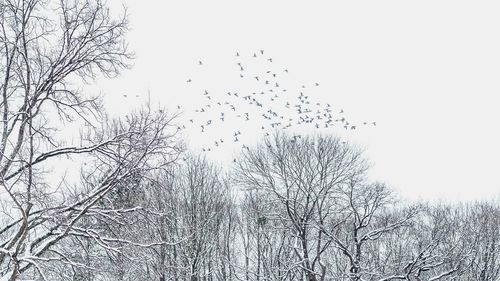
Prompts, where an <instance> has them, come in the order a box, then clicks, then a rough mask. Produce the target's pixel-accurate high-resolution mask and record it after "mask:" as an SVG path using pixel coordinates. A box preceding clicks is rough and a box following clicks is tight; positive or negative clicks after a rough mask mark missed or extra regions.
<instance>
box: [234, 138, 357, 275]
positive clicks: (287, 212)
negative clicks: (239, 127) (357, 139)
mask: <svg viewBox="0 0 500 281" xmlns="http://www.w3.org/2000/svg"><path fill="white" fill-rule="evenodd" d="M365 171H366V164H365V161H364V159H363V158H362V157H361V153H360V152H359V151H358V150H356V149H354V148H352V147H351V146H349V145H347V144H346V143H345V142H342V141H341V140H340V139H338V138H335V137H330V136H326V137H323V136H319V137H302V138H298V137H294V136H288V135H282V134H276V135H275V136H274V138H272V139H266V140H265V141H264V142H263V143H262V144H260V145H258V146H256V147H254V148H251V149H248V150H247V151H244V152H243V153H242V156H241V158H240V161H239V162H238V163H237V167H236V174H235V177H234V178H235V180H236V182H238V183H239V184H240V185H241V186H243V187H245V188H248V189H254V190H258V191H259V192H263V193H264V194H266V196H269V197H270V203H271V204H277V205H279V206H280V207H281V210H280V212H278V213H276V214H269V215H268V216H269V219H275V220H279V221H280V222H281V224H282V225H284V227H286V228H287V229H288V235H290V236H291V238H292V239H293V241H294V242H293V253H294V254H295V261H294V264H293V265H292V267H298V268H300V269H301V271H302V275H303V276H304V278H305V279H306V280H325V278H326V270H327V266H326V264H325V261H324V260H323V257H324V255H325V251H326V250H327V249H328V248H329V247H330V246H331V244H332V242H333V240H332V239H331V237H328V236H325V231H324V229H326V228H327V224H328V223H329V219H330V217H331V216H332V215H333V214H335V212H336V211H337V209H336V200H337V199H336V198H337V197H338V194H339V191H340V190H341V189H342V186H343V185H346V184H348V183H349V182H350V181H351V180H352V179H353V178H357V177H362V176H363V175H364V173H365ZM289 270H292V268H290V269H289ZM283 278H284V277H283Z"/></svg>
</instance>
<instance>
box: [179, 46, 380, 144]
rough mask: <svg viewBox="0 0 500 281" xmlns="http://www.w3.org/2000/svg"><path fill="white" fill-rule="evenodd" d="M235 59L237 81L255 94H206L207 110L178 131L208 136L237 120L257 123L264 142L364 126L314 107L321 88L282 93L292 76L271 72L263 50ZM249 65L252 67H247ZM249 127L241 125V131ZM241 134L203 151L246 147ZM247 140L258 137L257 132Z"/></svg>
mask: <svg viewBox="0 0 500 281" xmlns="http://www.w3.org/2000/svg"><path fill="white" fill-rule="evenodd" d="M234 59H235V65H234V67H235V69H236V72H237V73H238V74H237V75H238V76H239V77H238V76H236V77H237V79H245V80H246V82H247V83H248V82H250V81H251V82H250V84H251V85H252V87H251V88H252V89H253V90H252V89H251V90H245V91H235V90H232V91H226V92H225V93H221V92H220V91H216V92H212V91H210V90H208V89H203V90H202V91H201V93H200V94H201V98H202V99H203V100H204V101H205V102H204V105H203V106H201V107H199V108H196V109H194V112H193V115H189V114H186V115H187V120H186V122H185V124H183V125H180V126H179V127H178V129H179V130H183V129H187V128H191V129H192V128H193V127H194V128H198V130H199V132H200V133H201V134H205V133H206V132H207V131H208V130H209V129H210V128H211V127H212V126H214V125H215V124H222V123H225V122H226V123H227V122H228V121H229V119H231V120H233V121H234V118H236V119H238V120H241V121H242V122H248V121H250V120H254V121H257V122H258V124H259V125H258V126H259V127H260V130H261V131H262V134H263V135H264V136H269V135H270V134H271V133H272V132H273V131H276V130H287V129H291V128H293V127H298V126H300V127H304V126H309V127H311V128H315V129H327V128H332V127H341V128H343V129H345V130H356V129H358V128H359V127H360V126H361V124H359V125H358V124H354V123H351V122H350V121H349V120H348V119H347V117H346V115H345V113H344V110H343V109H341V108H334V107H333V106H332V105H331V104H329V103H322V102H318V101H314V99H313V97H312V96H311V95H310V94H307V92H308V90H309V89H310V88H316V87H320V84H319V83H318V82H316V83H312V84H304V85H299V86H298V89H295V90H293V91H292V90H289V89H287V88H286V87H284V85H285V84H286V83H285V82H286V81H285V80H283V79H282V77H284V76H286V75H288V73H289V70H288V69H284V68H281V69H279V70H273V69H276V68H275V67H273V66H274V64H273V58H271V57H268V56H266V53H265V52H264V50H258V51H257V52H254V53H251V54H249V55H243V54H240V53H239V52H236V53H235V55H234ZM248 60H253V61H250V62H248ZM245 61H247V63H246V62H245ZM255 62H258V63H264V64H265V66H266V68H265V69H266V70H264V71H261V72H260V73H254V72H252V70H251V68H250V67H247V65H250V64H251V63H255ZM197 65H198V67H204V62H203V61H201V60H200V61H198V63H197ZM186 83H187V84H188V85H193V79H192V78H189V79H187V80H186ZM252 107H253V109H252ZM177 109H178V110H182V111H184V113H187V110H185V109H184V108H182V107H181V106H180V105H178V106H177ZM245 125H246V124H245ZM245 125H243V124H242V127H244V126H245ZM362 125H363V126H376V125H377V123H376V122H373V121H365V122H363V123H362ZM242 131H243V132H245V130H244V129H238V130H234V131H233V132H232V136H231V139H227V136H226V139H224V138H221V137H220V136H218V137H217V138H216V139H214V140H211V141H210V145H206V146H205V147H203V148H202V151H203V152H210V151H213V150H214V149H215V148H217V147H220V146H222V145H223V144H225V143H229V142H232V143H242V142H241V136H242ZM245 133H246V132H245ZM249 134H254V131H253V130H252V131H251V132H249ZM300 137H301V136H300V134H294V135H293V138H292V139H297V138H300ZM241 145H242V148H248V147H247V146H246V145H245V144H241Z"/></svg>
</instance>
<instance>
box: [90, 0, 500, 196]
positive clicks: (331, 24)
mask: <svg viewBox="0 0 500 281" xmlns="http://www.w3.org/2000/svg"><path fill="white" fill-rule="evenodd" d="M122 3H125V5H126V6H127V7H128V12H129V14H130V23H131V31H130V33H129V42H130V47H131V49H132V50H134V51H135V53H136V60H135V65H134V67H133V69H132V70H128V71H125V72H124V73H123V74H122V76H121V77H119V78H116V79H112V80H108V81H100V82H99V83H98V85H97V90H99V91H102V92H103V93H105V94H106V102H107V103H108V105H109V109H110V111H114V112H122V111H125V110H128V109H129V108H131V107H132V106H136V105H138V104H140V102H144V100H145V99H146V98H145V97H146V96H147V92H148V89H149V90H150V95H151V98H152V99H153V100H155V101H158V100H159V101H161V103H162V104H163V105H166V106H168V107H169V108H172V109H175V108H176V106H177V104H180V105H182V106H183V108H184V110H185V112H186V116H187V117H188V118H190V116H195V115H193V114H194V113H192V111H193V110H194V108H195V105H198V104H203V103H206V102H205V99H204V97H203V95H202V91H203V90H204V89H208V90H209V91H210V93H214V95H216V94H217V93H221V96H222V95H223V94H224V93H225V92H227V91H230V90H231V89H238V90H239V91H245V90H248V86H247V85H244V84H241V83H243V82H239V81H242V80H238V79H237V78H235V77H236V76H235V75H238V69H237V68H235V67H237V66H236V65H235V62H236V60H235V59H236V58H235V57H234V54H235V52H236V51H239V52H240V53H241V54H242V56H247V57H248V56H249V55H251V54H253V52H258V50H260V49H264V50H265V54H266V56H271V57H273V59H274V60H273V63H272V67H274V68H276V69H284V68H287V69H289V70H290V75H289V77H288V78H287V79H288V80H287V83H288V84H287V85H289V86H290V87H291V88H290V91H292V90H294V91H295V90H297V89H298V88H297V86H296V85H295V84H297V85H302V84H307V85H311V84H313V83H314V82H319V83H320V84H321V85H320V87H317V88H315V89H314V91H313V92H308V94H310V95H311V96H312V98H314V100H317V101H320V102H322V103H327V102H328V103H331V104H332V106H334V107H336V108H343V109H344V110H345V111H346V112H347V113H348V115H349V116H351V117H352V119H356V120H359V121H362V120H370V121H371V120H375V121H377V126H376V127H374V128H366V129H363V130H356V131H355V132H352V133H349V134H347V135H346V134H343V135H346V137H349V138H350V139H352V140H353V141H354V142H355V143H357V144H359V145H360V146H363V147H365V148H366V155H367V157H368V158H369V159H370V161H371V162H372V163H373V164H374V167H373V169H372V175H373V176H374V177H375V178H377V179H380V180H383V181H385V182H387V183H389V184H390V185H391V186H392V187H394V188H395V189H397V190H399V191H400V192H401V194H402V195H403V197H408V198H413V199H417V198H422V199H444V200H456V199H460V200H469V199H487V198H490V197H498V195H499V194H500V183H499V182H498V174H499V172H498V161H499V159H500V145H499V144H500V126H499V124H498V122H499V121H500V110H498V107H499V105H500V103H499V100H500V99H499V98H498V94H499V93H500V84H499V82H500V79H499V78H500V17H499V16H498V14H499V12H500V2H498V1H457V0H453V1H436V0H433V1H400V0H399V1H289V0H288V1H234V0H233V1H196V2H193V1H148V2H146V1H134V0H131V1H125V0H111V1H110V4H111V5H112V6H113V7H114V8H115V9H120V8H121V7H120V5H121V4H122ZM244 59H245V60H247V61H250V60H251V59H250V58H241V60H244ZM198 60H202V61H203V63H204V65H203V66H202V67H200V66H198V65H197V63H198ZM268 67H270V66H268V65H266V64H265V61H264V62H262V63H260V64H258V63H255V65H254V66H253V69H254V70H255V71H261V72H264V71H265V70H266V69H267V68H268ZM188 78H191V79H193V83H190V84H188V83H186V80H187V79H188ZM238 83H240V84H241V85H240V84H238ZM294 83H295V84H294ZM295 92H296V91H295ZM123 94H127V96H128V97H127V98H124V97H123V96H122V95H123ZM135 95H140V96H139V97H135ZM294 96H295V94H294ZM214 118H217V115H215V117H214ZM224 126H225V127H222V126H220V127H218V129H217V130H215V131H213V132H212V134H215V135H217V134H221V135H222V134H230V133H231V132H232V131H234V130H236V129H239V130H241V131H242V133H243V132H244V133H245V134H249V135H252V136H255V135H257V134H256V133H260V131H258V128H257V127H255V126H254V127H251V128H247V129H243V127H241V126H242V123H238V122H236V121H235V122H233V123H231V122H228V124H224ZM340 131H342V130H340ZM190 138H191V140H192V143H195V144H198V145H199V144H200V143H202V142H204V141H206V140H207V139H208V138H207V137H206V136H205V135H202V134H200V133H199V131H196V133H192V134H191V136H190ZM234 150H235V148H234V147H233V148H232V149H225V150H221V151H220V153H214V154H215V155H216V157H215V158H217V159H218V160H224V159H225V160H227V159H232V155H233V154H232V153H233V152H234Z"/></svg>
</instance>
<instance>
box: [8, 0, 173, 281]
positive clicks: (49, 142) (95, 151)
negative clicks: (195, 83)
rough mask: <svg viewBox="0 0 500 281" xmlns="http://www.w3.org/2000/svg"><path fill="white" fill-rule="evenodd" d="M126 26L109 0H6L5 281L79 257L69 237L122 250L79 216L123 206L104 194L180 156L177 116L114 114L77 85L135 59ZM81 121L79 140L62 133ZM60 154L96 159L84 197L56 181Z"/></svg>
mask: <svg viewBox="0 0 500 281" xmlns="http://www.w3.org/2000/svg"><path fill="white" fill-rule="evenodd" d="M53 11H57V13H54V12H53ZM126 28H127V22H126V17H125V15H123V16H122V17H119V18H117V19H115V18H114V17H113V16H112V14H111V13H110V11H109V9H108V8H107V7H106V6H105V5H104V4H103V2H102V1H87V0H81V1H80V0H74V1H70V0H68V1H66V0H62V1H42V0H27V1H2V2H1V3H0V43H1V44H0V45H1V49H0V54H1V62H0V64H1V66H0V73H1V74H2V75H1V76H2V81H1V82H0V91H1V96H2V98H1V103H0V114H1V116H2V117H1V118H2V125H1V141H0V157H1V158H0V182H1V189H2V191H1V198H0V200H1V204H2V206H3V208H4V211H3V214H4V215H3V218H2V219H3V221H2V225H1V227H0V276H2V277H1V279H0V280H15V279H17V278H18V277H19V276H20V275H21V274H28V272H29V270H33V271H35V272H37V274H39V275H40V276H42V278H45V275H44V273H43V270H42V268H43V267H44V264H45V263H48V262H50V261H53V260H58V261H61V262H65V263H71V259H70V258H69V257H67V256H65V255H64V254H63V252H61V251H59V250H58V245H59V243H61V241H62V240H64V239H65V237H68V236H80V237H87V238H92V239H94V240H96V241H99V243H101V246H103V247H108V248H109V249H112V248H114V246H112V244H113V243H115V242H119V240H116V238H109V239H108V238H106V237H101V236H99V233H97V232H95V231H93V230H92V229H91V228H86V227H83V226H82V225H80V222H83V219H84V218H85V217H99V216H101V217H109V216H110V214H118V213H119V211H118V210H112V209H111V210H104V209H103V208H101V207H99V206H98V202H100V200H102V199H103V198H104V197H105V195H106V194H108V193H109V192H110V191H111V190H113V189H115V188H118V187H119V186H123V183H124V182H126V181H127V180H128V179H130V178H131V177H133V176H134V175H137V174H138V173H141V174H143V175H146V174H147V172H148V171H150V170H152V169H156V168H159V167H162V166H164V165H167V164H168V163H171V162H172V161H173V160H174V159H175V158H176V155H177V154H178V151H179V149H180V146H178V142H177V141H178V140H177V139H176V138H175V137H174V136H175V134H176V129H175V128H176V127H171V126H172V123H173V121H172V120H173V117H174V116H171V115H168V114H166V113H165V112H163V111H154V110H152V109H151V108H146V109H145V110H143V111H140V112H137V113H135V114H131V115H129V116H128V117H126V118H125V119H122V120H110V119H109V118H107V117H106V116H105V115H104V114H102V111H101V108H100V105H99V100H98V99H97V98H95V97H86V96H85V95H84V94H82V93H81V92H80V91H78V89H79V88H78V86H77V85H78V84H79V83H80V82H81V81H82V79H83V81H85V80H86V79H92V78H95V77H97V76H98V75H105V76H114V75H116V74H118V72H119V71H120V69H122V68H124V67H126V66H127V64H128V61H129V59H130V58H131V54H130V53H129V52H128V51H127V49H126V44H125V42H124V33H125V31H126ZM72 122H80V123H81V122H83V123H85V124H86V125H87V128H89V131H88V132H86V134H85V135H84V136H83V137H82V140H81V141H80V143H79V144H78V145H74V144H72V143H69V144H68V143H67V141H66V140H65V139H67V135H65V134H58V131H60V130H59V129H60V128H63V127H64V126H65V125H67V124H71V123H72ZM99 123H100V124H101V125H98V124H99ZM75 124H76V123H75ZM84 155H86V156H84ZM77 156H78V157H77ZM61 157H76V158H74V159H84V160H85V164H88V165H87V166H86V171H85V172H84V173H83V175H84V176H83V182H82V183H83V185H80V186H79V187H77V188H74V191H75V190H78V191H77V192H76V193H78V194H77V195H78V196H77V197H71V196H69V190H68V188H67V186H65V185H59V186H54V185H53V182H56V180H54V176H55V175H54V174H52V173H50V172H49V169H50V168H51V166H53V163H54V161H56V160H58V159H63V158H61ZM80 157H81V158H80ZM51 163H52V164H51ZM75 265H76V264H75Z"/></svg>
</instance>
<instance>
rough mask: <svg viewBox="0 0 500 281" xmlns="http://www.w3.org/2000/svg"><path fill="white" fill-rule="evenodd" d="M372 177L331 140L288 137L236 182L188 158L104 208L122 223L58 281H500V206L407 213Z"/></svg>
mask: <svg viewBox="0 0 500 281" xmlns="http://www.w3.org/2000/svg"><path fill="white" fill-rule="evenodd" d="M367 168H368V167H367V165H366V161H365V159H364V158H363V156H362V153H361V152H360V151H359V150H357V149H356V148H354V147H352V146H350V145H349V144H348V143H345V142H343V141H341V140H340V139H338V138H336V137H332V136H309V137H302V138H296V137H292V136H288V135H284V134H277V135H276V136H275V137H274V138H267V139H265V140H263V141H262V143H261V144H260V145H257V146H254V147H251V148H249V149H248V150H244V151H243V152H242V153H241V155H240V157H239V158H238V159H237V161H236V163H234V167H232V168H231V169H230V171H229V172H227V170H228V169H221V168H219V167H217V166H216V165H214V164H212V163H210V161H208V160H207V159H205V158H204V157H202V156H196V155H189V156H186V158H185V159H184V160H182V161H180V162H179V163H177V164H175V165H173V167H171V168H169V169H166V170H164V171H162V172H160V173H155V174H154V175H152V176H151V177H144V175H142V174H140V175H137V176H136V177H134V179H133V180H132V181H130V182H128V183H126V184H124V185H123V186H121V187H120V188H117V189H116V190H114V191H113V192H112V193H109V194H108V195H107V196H106V197H105V198H103V200H102V202H101V203H100V204H104V205H108V204H109V206H106V207H105V209H106V210H109V211H108V212H112V214H113V216H111V213H104V214H99V216H93V215H90V214H89V215H88V216H86V218H85V219H84V220H82V221H81V222H80V223H79V224H78V228H79V229H82V230H85V231H83V232H85V233H87V235H75V236H70V237H68V238H67V239H65V241H64V243H61V244H60V245H58V247H57V249H58V250H57V251H59V252H61V253H64V255H66V256H71V262H69V261H67V262H65V261H64V260H60V261H59V262H57V263H54V264H53V265H51V266H50V268H51V271H50V272H51V274H50V276H51V277H50V279H51V280H159V281H164V280H497V279H498V278H499V276H500V260H498V257H499V254H500V247H499V237H500V236H499V234H500V207H499V206H498V204H496V203H495V204H494V203H468V204H410V203H405V202H401V201H399V200H397V199H396V195H395V194H394V193H393V192H392V191H391V190H390V189H389V188H388V187H387V186H385V185H384V184H382V183H378V182H370V181H368V180H367V177H366V172H367ZM108 215H109V217H108ZM47 258H49V256H47Z"/></svg>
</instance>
